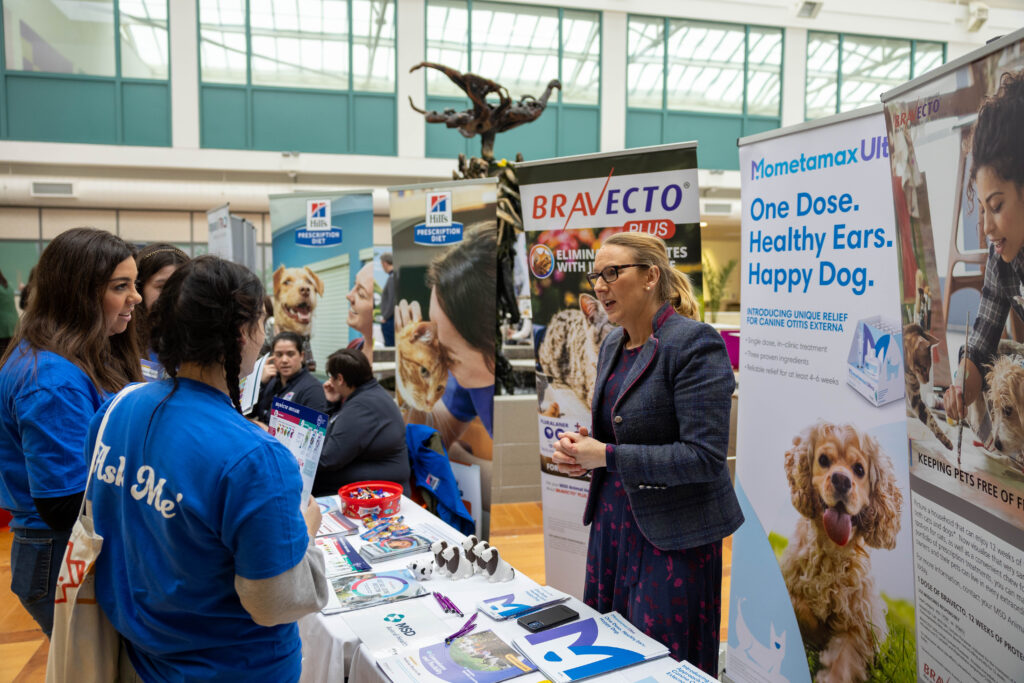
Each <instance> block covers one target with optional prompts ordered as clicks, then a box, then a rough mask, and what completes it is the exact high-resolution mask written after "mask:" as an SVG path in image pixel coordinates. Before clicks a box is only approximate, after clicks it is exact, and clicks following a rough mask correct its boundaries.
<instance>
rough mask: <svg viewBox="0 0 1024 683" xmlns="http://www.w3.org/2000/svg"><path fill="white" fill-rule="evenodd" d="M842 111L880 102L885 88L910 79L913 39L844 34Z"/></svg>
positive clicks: (840, 95)
mask: <svg viewBox="0 0 1024 683" xmlns="http://www.w3.org/2000/svg"><path fill="white" fill-rule="evenodd" d="M842 68H843V84H842V88H841V92H840V93H839V97H840V106H839V109H840V111H850V110H853V109H858V108H860V107H866V106H868V105H871V104H877V103H878V102H879V97H880V96H881V94H882V93H883V92H885V91H886V90H891V89H893V88H895V87H896V86H898V85H900V84H901V83H904V82H906V81H908V80H910V41H909V40H896V39H892V38H867V37H862V36H843V67H842Z"/></svg>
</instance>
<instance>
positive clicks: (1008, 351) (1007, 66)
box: [882, 31, 1024, 682]
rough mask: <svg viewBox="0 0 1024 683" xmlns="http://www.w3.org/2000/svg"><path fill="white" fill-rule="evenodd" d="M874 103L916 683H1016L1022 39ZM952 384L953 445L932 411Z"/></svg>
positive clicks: (1023, 513) (1022, 484)
mask: <svg viewBox="0 0 1024 683" xmlns="http://www.w3.org/2000/svg"><path fill="white" fill-rule="evenodd" d="M882 101H883V105H884V107H885V123H886V128H887V130H888V142H889V150H890V156H889V161H890V166H891V170H892V176H891V184H892V194H893V203H894V206H895V212H896V219H897V224H898V226H899V247H900V258H899V266H900V270H899V275H900V288H901V293H902V298H901V301H900V305H901V308H900V312H901V313H902V323H903V344H904V348H905V349H906V357H907V361H908V365H909V364H910V363H911V362H912V363H913V366H912V367H911V368H910V369H908V373H907V387H908V392H910V390H911V386H913V392H912V394H913V396H912V400H908V417H907V437H908V439H909V441H910V463H911V464H910V487H911V505H912V506H913V511H914V516H913V520H914V570H915V571H914V579H915V589H916V594H917V606H918V608H917V639H918V640H917V643H918V669H917V673H918V678H919V680H923V681H935V680H939V679H942V680H944V681H999V682H1004V681H1005V682H1008V681H1024V418H1022V413H1021V411H1022V410H1024V381H1022V380H1024V355H1022V350H1024V346H1021V343H1022V342H1024V324H1022V316H1024V306H1022V303H1024V298H1022V294H1024V286H1022V283H1024V252H1022V250H1021V248H1020V247H1021V244H1022V242H1024V151H1022V150H1024V144H1022V140H1024V31H1017V32H1016V33H1013V34H1011V35H1008V36H1005V37H1003V38H1001V39H999V40H998V41H996V42H994V43H992V44H990V45H988V46H986V47H984V48H982V49H980V50H977V51H976V52H973V53H971V54H968V55H965V56H964V57H962V58H960V59H958V60H956V61H954V62H951V63H950V64H947V65H945V66H944V67H941V68H939V69H937V70H935V71H933V72H930V73H928V74H925V75H924V76H922V77H920V78H918V79H916V80H914V81H911V82H910V83H908V84H906V85H904V86H902V87H900V88H897V89H896V90H893V91H891V92H888V93H885V94H884V95H883V96H882ZM968 321H970V324H969V326H968ZM963 357H966V358H967V359H968V360H969V361H970V364H971V365H970V366H968V371H967V372H966V377H965V373H964V372H963V371H962V370H959V369H958V368H959V366H960V359H961V358H963ZM911 371H912V373H913V378H911ZM965 382H966V386H967V400H968V402H969V405H968V407H967V410H966V421H965V422H963V423H962V424H963V426H962V431H961V428H960V427H959V426H957V425H956V424H951V423H953V420H952V419H950V420H947V419H946V418H947V415H946V413H945V408H946V403H945V400H944V396H945V395H947V394H949V393H951V391H950V387H951V386H952V387H954V388H953V389H952V391H954V392H955V391H960V390H962V387H963V386H964V383H965ZM949 417H952V416H949Z"/></svg>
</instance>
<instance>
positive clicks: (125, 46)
mask: <svg viewBox="0 0 1024 683" xmlns="http://www.w3.org/2000/svg"><path fill="white" fill-rule="evenodd" d="M118 7H119V9H120V21H121V75H122V76H124V77H125V78H160V79H166V78H167V75H168V72H167V0H121V2H120V3H119V4H118Z"/></svg>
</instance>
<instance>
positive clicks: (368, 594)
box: [321, 569, 427, 614]
mask: <svg viewBox="0 0 1024 683" xmlns="http://www.w3.org/2000/svg"><path fill="white" fill-rule="evenodd" d="M331 589H332V590H331V594H330V596H329V598H328V601H327V606H326V607H324V608H323V609H322V610H321V611H322V612H323V613H324V614H333V613H335V612H347V611H349V610H354V609H362V608H364V607H373V606H374V605H381V604H384V603H389V602H397V601H399V600H405V599H407V598H415V597H419V596H421V595H426V594H427V590H426V589H425V588H424V587H423V586H422V585H421V584H420V582H419V581H417V580H416V578H415V577H414V576H413V575H412V572H411V571H409V570H408V569H396V570H394V571H388V572H363V573H362V574H351V575H349V576H342V577H339V578H337V579H331Z"/></svg>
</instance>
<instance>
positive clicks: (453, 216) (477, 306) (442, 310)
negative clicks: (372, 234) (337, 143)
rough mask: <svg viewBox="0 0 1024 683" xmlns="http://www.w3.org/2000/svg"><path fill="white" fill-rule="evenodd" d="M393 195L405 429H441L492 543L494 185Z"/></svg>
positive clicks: (421, 188)
mask: <svg viewBox="0 0 1024 683" xmlns="http://www.w3.org/2000/svg"><path fill="white" fill-rule="evenodd" d="M389 192H390V208H391V235H392V238H391V243H392V255H393V258H394V265H395V271H396V272H397V274H398V287H397V290H398V292H397V304H396V306H395V314H394V325H395V388H396V393H397V396H396V398H397V399H398V405H399V407H400V408H401V409H402V414H403V416H404V417H405V421H406V423H407V424H425V425H428V426H430V427H433V428H434V429H436V430H437V431H438V433H439V434H440V435H441V440H442V442H443V443H444V447H445V450H446V451H447V453H448V458H449V459H450V460H451V462H452V463H453V464H460V465H466V466H467V467H465V468H457V467H453V475H454V476H456V477H457V478H458V477H464V478H462V479H459V488H460V489H461V492H462V499H463V501H464V502H465V503H466V505H467V508H468V509H469V512H470V514H471V515H472V516H473V518H474V520H475V521H476V523H477V529H476V532H477V534H478V535H482V536H484V537H486V535H487V528H488V524H489V521H490V507H491V471H492V467H491V460H492V458H493V453H494V438H493V433H494V429H493V422H494V365H495V359H496V353H497V349H496V347H495V330H496V328H497V315H498V314H497V303H498V292H497V285H496V282H497V279H496V278H497V267H498V251H497V235H498V228H497V222H496V210H497V209H496V207H497V204H496V202H497V180H495V179H494V178H481V179H477V180H460V181H452V182H448V183H432V184H427V185H410V186H405V187H392V188H389ZM474 465H475V466H479V469H472V467H473V466H474ZM474 477H476V479H475V480H474V479H473V478H474ZM476 491H479V492H480V496H479V498H478V500H477V501H476V502H477V503H478V504H477V505H475V506H474V505H472V501H471V500H470V497H471V496H473V495H474V494H475V492H476Z"/></svg>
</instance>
